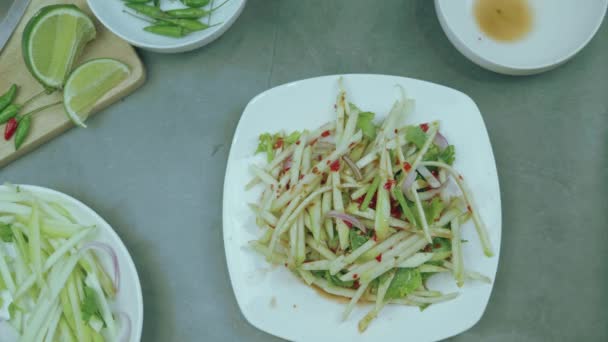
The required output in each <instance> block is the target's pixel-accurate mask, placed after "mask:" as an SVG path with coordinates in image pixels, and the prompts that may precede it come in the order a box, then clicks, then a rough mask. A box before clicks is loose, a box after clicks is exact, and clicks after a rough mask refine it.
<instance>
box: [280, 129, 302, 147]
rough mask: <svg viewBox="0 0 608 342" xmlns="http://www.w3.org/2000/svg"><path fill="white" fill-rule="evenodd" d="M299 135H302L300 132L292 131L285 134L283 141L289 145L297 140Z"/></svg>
mask: <svg viewBox="0 0 608 342" xmlns="http://www.w3.org/2000/svg"><path fill="white" fill-rule="evenodd" d="M301 135H302V133H300V132H298V131H293V132H292V133H291V134H290V135H288V136H286V137H285V139H283V141H285V143H287V144H289V145H291V144H293V143H295V142H296V141H298V139H300V136H301Z"/></svg>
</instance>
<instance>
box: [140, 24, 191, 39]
mask: <svg viewBox="0 0 608 342" xmlns="http://www.w3.org/2000/svg"><path fill="white" fill-rule="evenodd" d="M144 31H147V32H151V33H155V34H159V35H161V36H167V37H173V38H181V37H183V36H185V35H187V34H188V33H190V31H188V30H187V29H185V28H184V27H181V26H176V25H168V24H157V25H151V26H146V27H144Z"/></svg>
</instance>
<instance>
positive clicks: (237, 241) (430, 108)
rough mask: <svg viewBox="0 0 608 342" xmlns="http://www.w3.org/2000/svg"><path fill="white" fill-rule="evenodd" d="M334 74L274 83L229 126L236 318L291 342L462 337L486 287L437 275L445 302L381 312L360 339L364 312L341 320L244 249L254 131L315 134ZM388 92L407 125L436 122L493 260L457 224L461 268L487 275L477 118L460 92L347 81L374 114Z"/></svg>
mask: <svg viewBox="0 0 608 342" xmlns="http://www.w3.org/2000/svg"><path fill="white" fill-rule="evenodd" d="M337 81H338V76H326V77H319V78H313V79H308V80H303V81H298V82H294V83H289V84H286V85H282V86H279V87H276V88H273V89H270V90H268V91H266V92H264V93H262V94H260V95H258V96H256V97H255V98H254V99H253V100H251V102H249V104H248V105H247V108H245V112H244V113H243V116H242V117H241V120H240V122H239V125H238V127H237V129H236V133H235V135H234V139H233V141H232V148H231V150H230V156H229V158H228V166H227V169H226V178H225V181H224V208H223V220H224V245H225V249H226V259H227V262H228V270H229V272H230V278H231V281H232V287H233V289H234V292H235V295H236V298H237V301H238V304H239V306H240V308H241V311H242V312H243V315H244V316H245V318H246V319H247V320H248V321H249V322H250V323H251V324H253V325H254V326H256V327H257V328H259V329H261V330H264V331H266V332H268V333H270V334H273V335H276V336H279V337H282V338H285V339H289V340H296V341H325V340H330V339H331V341H334V342H337V341H377V340H388V339H391V338H392V339H394V340H398V339H404V338H407V339H408V340H412V341H433V340H439V339H443V338H446V337H449V336H453V335H455V334H458V333H461V332H463V331H465V330H467V329H468V328H470V327H471V326H473V325H474V324H475V323H477V321H479V319H480V318H481V316H482V314H483V312H484V310H485V307H486V305H487V303H488V299H489V298H490V293H491V292H492V285H489V284H485V283H479V282H468V283H466V284H465V286H464V287H463V288H462V289H458V288H457V287H456V285H455V283H454V280H453V279H452V278H451V276H450V275H447V274H442V275H436V276H434V277H432V278H431V279H430V280H429V287H430V288H431V289H437V290H441V291H445V292H453V291H459V292H460V295H459V296H458V297H457V298H456V299H455V300H452V301H449V302H446V303H439V304H435V305H432V306H430V307H429V308H427V309H426V310H424V311H422V312H421V311H420V310H419V309H418V308H413V307H404V306H395V305H391V306H388V307H386V308H385V309H383V310H382V311H381V312H380V315H379V316H378V318H377V319H376V320H375V321H374V322H373V323H372V324H371V325H370V327H369V328H368V330H367V331H366V332H365V333H363V334H361V333H359V332H358V330H357V322H358V321H359V320H360V319H361V318H362V317H363V316H364V315H365V313H366V312H367V311H369V310H370V309H369V307H368V306H367V305H360V306H358V307H357V308H356V309H355V310H354V312H353V314H351V316H350V318H349V319H348V320H347V321H346V322H342V321H341V314H342V312H343V310H344V309H345V304H344V303H338V302H336V301H332V300H329V299H326V298H324V297H321V296H320V295H319V294H317V292H316V291H315V290H313V289H312V288H310V287H307V286H306V285H305V284H304V283H303V282H301V281H300V280H298V279H297V278H296V277H295V276H294V275H292V274H291V273H290V272H289V271H288V270H287V269H286V268H284V267H277V266H270V265H269V264H267V263H266V261H265V260H264V258H263V257H261V256H259V255H258V254H256V253H255V252H253V251H252V250H251V249H249V247H248V246H247V243H248V241H251V240H254V239H257V238H258V237H259V235H260V230H259V228H258V227H257V226H256V224H255V219H254V215H253V213H252V212H251V211H250V209H249V207H248V206H247V203H250V202H256V201H257V200H258V196H259V195H260V192H259V191H258V190H259V189H254V190H252V191H245V184H247V182H249V181H250V180H251V175H250V173H249V171H248V170H249V169H248V166H249V165H250V164H251V163H254V162H257V163H261V162H263V157H262V156H257V157H256V156H254V155H253V153H254V151H255V149H256V146H257V139H258V136H259V134H260V133H263V132H276V131H279V130H286V131H291V130H302V129H310V130H312V129H315V128H317V127H318V126H320V125H322V124H323V123H326V122H328V121H330V120H333V119H334V115H335V114H334V107H333V106H334V102H335V99H336V95H337V91H338V89H337ZM396 85H401V86H402V87H403V88H404V89H405V90H406V92H407V94H408V97H411V98H414V99H415V100H416V109H415V111H414V113H413V114H412V115H411V116H410V118H409V120H408V122H411V123H422V122H429V121H432V120H440V121H441V132H442V134H443V135H445V136H446V138H447V139H448V141H449V142H450V143H451V144H453V145H455V148H456V162H455V164H454V166H455V168H456V169H457V170H459V171H460V172H461V173H462V175H463V176H464V177H465V180H468V181H469V182H468V183H469V187H470V188H471V191H472V193H473V197H474V199H475V203H476V204H477V206H478V210H479V213H480V215H481V217H482V219H483V220H484V221H485V223H486V225H487V227H488V230H489V236H490V240H491V241H492V244H493V247H494V253H495V256H494V257H492V258H487V257H485V256H484V255H483V252H482V250H481V247H480V244H479V240H478V238H477V235H476V233H475V228H474V226H473V224H472V223H467V225H465V226H463V236H464V239H466V240H468V241H469V242H468V243H465V244H464V246H463V247H464V248H463V249H464V251H463V254H464V260H465V267H466V268H467V269H469V270H474V271H477V272H481V273H483V274H485V275H487V276H489V277H490V278H492V279H493V278H494V277H495V275H496V269H497V267H498V255H499V248H500V235H501V207H500V191H499V188H498V176H497V174H496V165H495V162H494V155H493V153H492V147H491V145H490V140H489V138H488V133H487V131H486V128H485V125H484V123H483V119H482V117H481V113H480V112H479V110H478V109H477V106H476V105H475V103H474V102H473V101H472V100H471V99H470V98H469V97H468V96H467V95H465V94H463V93H461V92H458V91H456V90H453V89H450V88H447V87H443V86H440V85H436V84H433V83H429V82H424V81H419V80H414V79H409V78H403V77H396V76H382V75H346V76H344V86H345V88H346V91H347V94H348V97H349V100H350V101H351V102H353V103H355V104H356V105H357V106H359V107H360V108H361V109H362V110H369V111H372V112H375V113H376V115H377V116H378V117H384V116H385V115H386V113H388V111H389V109H390V107H391V106H392V104H393V102H394V101H395V100H396V99H397V96H398V92H397V89H396V87H395V86H396Z"/></svg>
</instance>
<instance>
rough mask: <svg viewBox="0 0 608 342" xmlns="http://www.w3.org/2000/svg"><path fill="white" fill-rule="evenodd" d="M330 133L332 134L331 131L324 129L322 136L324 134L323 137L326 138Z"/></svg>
mask: <svg viewBox="0 0 608 342" xmlns="http://www.w3.org/2000/svg"><path fill="white" fill-rule="evenodd" d="M330 134H331V133H330V132H329V131H324V132H323V133H321V136H322V137H323V138H326V137H328V136H329V135H330Z"/></svg>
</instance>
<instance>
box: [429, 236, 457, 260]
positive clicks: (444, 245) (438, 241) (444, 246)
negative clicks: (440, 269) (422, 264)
mask: <svg viewBox="0 0 608 342" xmlns="http://www.w3.org/2000/svg"><path fill="white" fill-rule="evenodd" d="M432 250H433V252H434V253H438V252H449V251H451V250H452V241H450V239H446V238H440V237H436V238H433V245H432ZM429 263H430V261H429ZM441 265H442V261H438V266H441Z"/></svg>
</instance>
